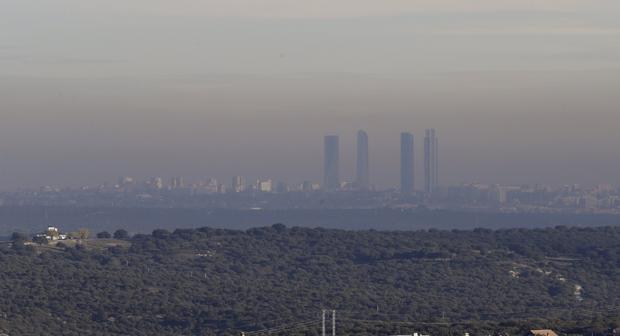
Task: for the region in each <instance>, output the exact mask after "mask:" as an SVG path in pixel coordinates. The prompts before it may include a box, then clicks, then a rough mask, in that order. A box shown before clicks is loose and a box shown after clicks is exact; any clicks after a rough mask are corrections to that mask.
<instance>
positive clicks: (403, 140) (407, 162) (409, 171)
mask: <svg viewBox="0 0 620 336" xmlns="http://www.w3.org/2000/svg"><path fill="white" fill-rule="evenodd" d="M413 157H414V147H413V134H411V133H401V134H400V191H401V192H402V193H404V194H409V193H412V192H413V191H414V188H415V184H414V166H413V164H414V159H413Z"/></svg>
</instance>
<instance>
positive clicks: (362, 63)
mask: <svg viewBox="0 0 620 336" xmlns="http://www.w3.org/2000/svg"><path fill="white" fill-rule="evenodd" d="M618 17H620V2H618V1H617V0H588V1H584V0H546V1H527V0H520V1H517V0H469V1H463V0H406V1H405V0H402V1H401V0H381V1H370V0H313V1H307V0H306V1H299V0H221V1H220V0H201V1H199V0H176V1H169V0H168V1H165V0H148V1H147V0H124V1H119V0H107V1H103V0H90V1H82V0H53V1H52V0H36V1H35V0H2V1H0V190H12V189H15V188H21V187H28V188H30V187H38V186H41V185H54V186H79V185H83V184H91V185H92V184H97V183H100V182H104V181H115V180H116V178H117V177H118V176H124V175H128V176H135V177H138V178H145V177H150V176H162V177H170V176H176V175H181V176H185V177H186V178H187V179H189V180H195V179H203V178H208V177H215V178H218V179H220V180H221V181H222V182H225V183H228V182H229V180H230V178H231V177H232V176H233V175H244V176H247V177H248V178H249V179H253V178H258V177H272V178H274V179H276V180H283V181H288V182H291V183H293V182H299V181H303V180H316V181H321V180H322V165H323V163H322V137H323V136H324V135H327V134H338V135H340V136H341V144H342V148H341V155H342V167H341V175H342V176H343V178H345V179H353V176H354V173H355V172H354V162H355V157H354V156H355V133H356V131H357V130H358V129H364V130H366V131H367V132H368V134H369V137H370V160H371V164H370V165H371V180H372V183H374V184H375V185H377V186H378V187H380V188H385V187H393V186H396V185H397V183H398V180H399V177H398V171H399V163H398V162H399V157H398V155H399V147H398V146H399V142H398V141H399V133H400V132H403V131H411V132H413V133H414V136H415V141H416V150H417V153H416V170H417V174H416V184H417V186H418V187H421V186H422V185H423V183H422V176H423V175H422V169H423V164H422V163H423V155H422V142H423V133H424V129H425V128H431V127H433V128H436V129H437V132H438V136H439V138H440V140H439V141H440V148H441V153H440V174H441V182H442V183H443V184H458V183H463V182H473V181H476V182H486V183H503V184H524V183H527V184H536V183H541V184H550V185H562V184H573V183H579V184H583V185H594V184H598V183H612V184H616V185H620V146H619V144H620V132H618V128H619V127H620V94H619V92H620V21H619V20H618V19H617V18H618Z"/></svg>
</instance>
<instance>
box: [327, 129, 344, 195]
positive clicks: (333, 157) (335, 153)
mask: <svg viewBox="0 0 620 336" xmlns="http://www.w3.org/2000/svg"><path fill="white" fill-rule="evenodd" d="M324 163H325V165H324V171H323V172H324V180H323V183H324V184H323V188H324V189H325V190H338V188H340V139H339V138H338V136H337V135H328V136H326V137H325V162H324Z"/></svg>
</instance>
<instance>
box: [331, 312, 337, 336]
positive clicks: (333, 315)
mask: <svg viewBox="0 0 620 336" xmlns="http://www.w3.org/2000/svg"><path fill="white" fill-rule="evenodd" d="M332 336H336V310H332Z"/></svg>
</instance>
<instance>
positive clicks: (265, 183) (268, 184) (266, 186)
mask: <svg viewBox="0 0 620 336" xmlns="http://www.w3.org/2000/svg"><path fill="white" fill-rule="evenodd" d="M256 190H257V191H260V192H272V191H273V181H272V180H271V179H267V180H258V181H256Z"/></svg>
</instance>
